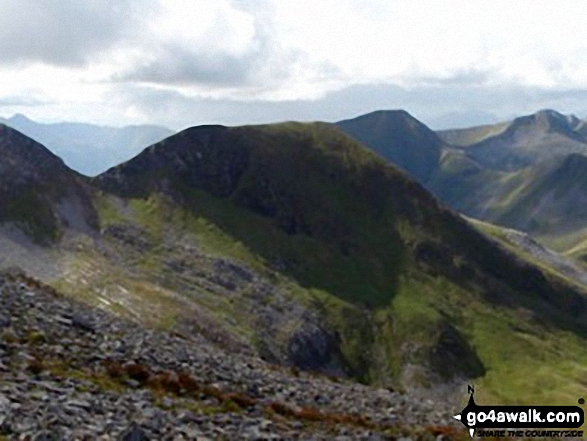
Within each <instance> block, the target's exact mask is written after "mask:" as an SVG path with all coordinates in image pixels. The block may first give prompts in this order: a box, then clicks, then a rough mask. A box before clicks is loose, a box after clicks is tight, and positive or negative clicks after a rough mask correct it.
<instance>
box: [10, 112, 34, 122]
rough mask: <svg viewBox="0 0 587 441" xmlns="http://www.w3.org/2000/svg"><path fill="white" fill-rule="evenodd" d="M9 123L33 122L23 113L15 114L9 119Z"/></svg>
mask: <svg viewBox="0 0 587 441" xmlns="http://www.w3.org/2000/svg"><path fill="white" fill-rule="evenodd" d="M8 121H9V122H12V123H30V122H32V120H31V119H30V118H27V117H26V116H25V115H23V114H22V113H15V114H14V115H12V116H11V117H10V118H8Z"/></svg>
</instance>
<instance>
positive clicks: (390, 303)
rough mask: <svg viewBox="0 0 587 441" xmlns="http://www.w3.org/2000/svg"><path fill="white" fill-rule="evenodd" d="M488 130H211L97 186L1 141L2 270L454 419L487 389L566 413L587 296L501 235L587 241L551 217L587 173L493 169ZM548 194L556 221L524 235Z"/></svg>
mask: <svg viewBox="0 0 587 441" xmlns="http://www.w3.org/2000/svg"><path fill="white" fill-rule="evenodd" d="M534 119H535V120H536V121H539V120H540V121H542V119H541V118H534ZM556 121H558V119H557V120H556ZM565 121H574V120H571V119H565ZM541 124H542V123H541ZM569 124H571V125H572V126H573V127H575V128H577V127H579V126H580V124H575V123H571V122H569ZM545 127H546V126H545ZM557 127H558V126H557ZM545 130H547V129H545ZM552 130H554V128H553V129H552ZM480 131H481V129H479V130H477V129H474V130H472V131H471V132H470V133H475V135H472V134H468V135H466V136H465V135H464V134H462V133H461V134H460V135H458V134H455V133H453V134H452V135H450V136H452V138H451V139H450V141H451V142H452V144H449V143H448V141H447V138H448V136H445V138H444V139H443V138H442V137H441V136H439V134H436V133H434V132H433V131H431V130H430V129H428V128H427V127H426V126H425V125H424V124H422V123H420V122H418V121H416V120H415V119H414V118H412V117H411V116H410V115H409V114H407V113H406V112H403V111H389V112H386V111H382V112H376V113H373V114H369V115H365V116H363V117H359V118H357V119H354V120H347V121H343V122H340V123H338V124H326V123H305V124H303V123H282V124H272V125H262V126H243V127H224V126H200V127H194V128H190V129H187V130H185V131H182V132H180V133H178V134H175V135H172V136H170V137H168V138H166V139H164V140H162V141H160V142H158V143H156V144H153V145H151V146H150V147H148V148H146V149H145V150H143V151H142V152H141V153H140V154H138V155H137V156H135V157H134V158H132V159H130V160H129V161H127V162H124V163H122V164H120V165H117V166H115V167H113V168H110V169H109V170H107V171H106V172H104V173H102V174H100V175H98V176H97V177H94V178H88V177H85V176H83V175H80V174H79V173H77V172H75V171H73V170H71V169H70V168H69V167H68V166H67V165H65V164H64V163H63V161H61V160H60V159H59V158H58V157H56V156H55V155H54V154H52V153H50V152H49V151H48V150H47V149H46V148H44V147H43V146H42V145H40V144H38V143H37V142H35V141H33V140H32V139H30V138H28V137H26V136H25V135H23V134H21V133H19V132H18V131H16V130H15V129H11V128H9V127H6V126H2V130H1V131H0V148H1V149H2V157H3V158H7V159H6V160H4V159H3V161H5V162H2V165H4V168H3V169H2V173H1V174H0V189H2V192H0V197H1V198H2V199H3V201H5V202H4V203H3V204H2V217H1V218H0V222H2V226H1V228H0V249H2V252H3V253H2V255H3V257H2V258H3V261H2V264H3V266H8V265H17V266H19V267H21V268H22V269H24V270H25V271H27V272H28V273H30V274H33V275H35V276H36V277H39V278H41V279H42V280H43V282H44V283H47V284H49V285H50V286H51V287H52V289H55V290H57V291H58V292H60V293H62V295H66V296H68V297H71V298H74V299H76V300H79V301H82V302H85V303H88V304H90V305H93V306H95V307H100V308H102V309H106V310H108V311H110V312H111V313H113V314H116V315H118V316H120V317H124V318H127V319H130V320H133V321H136V322H139V323H141V324H142V325H144V326H147V327H155V328H157V329H160V330H165V331H168V332H175V333H180V334H182V335H198V336H202V337H203V338H205V339H207V341H210V342H212V343H213V344H214V345H216V346H218V347H220V348H222V349H223V350H225V351H229V352H230V351H244V352H246V353H248V354H251V355H252V356H255V357H260V358H261V359H263V360H265V361H267V362H270V363H274V364H280V365H286V366H292V367H295V368H296V369H303V370H309V371H313V372H320V373H322V374H327V375H330V376H334V377H340V378H350V379H353V380H355V381H359V382H363V383H367V384H370V385H375V386H380V387H388V388H393V389H394V390H404V391H413V390H418V389H420V388H426V389H427V390H428V391H429V392H428V393H430V394H434V393H437V394H439V396H442V397H444V399H446V400H450V399H452V398H450V397H458V396H460V394H461V393H462V389H460V387H461V386H462V385H463V384H466V383H467V382H471V381H474V382H475V383H476V384H477V385H478V386H479V390H480V397H482V398H485V399H488V400H489V399H493V400H498V401H500V402H503V403H521V402H530V403H533V402H536V401H537V400H545V399H546V400H548V403H553V402H560V403H562V404H565V403H566V402H568V400H576V394H577V391H578V390H582V389H584V383H583V382H584V366H585V362H586V361H587V350H586V349H585V347H586V346H585V338H587V299H586V294H585V286H584V285H583V283H582V282H580V281H579V280H575V279H573V278H572V277H570V276H569V274H570V273H569V272H568V271H563V270H562V269H561V268H564V266H565V265H564V264H561V263H560V262H559V263H558V264H557V265H551V264H548V262H550V261H546V260H544V259H542V260H541V259H538V257H539V256H538V257H537V253H536V252H535V251H532V250H541V248H540V247H538V246H533V245H532V246H530V245H528V244H527V243H526V246H524V247H522V245H521V244H522V242H524V241H523V240H521V239H520V237H523V236H519V235H512V234H511V233H510V232H509V230H507V229H506V228H505V227H508V226H511V225H512V224H514V225H520V226H522V227H527V228H523V229H525V230H526V231H528V232H532V231H545V229H546V228H547V227H551V228H554V227H552V225H555V226H556V228H559V227H560V228H561V229H562V231H565V230H564V228H566V227H567V226H569V228H570V226H572V227H573V228H575V225H577V226H578V225H580V220H581V216H582V213H581V212H580V208H579V207H578V206H577V207H575V208H576V210H575V212H574V216H575V217H576V219H577V224H572V223H568V224H566V225H565V226H564V227H561V225H560V224H561V222H563V223H566V222H567V219H566V218H563V219H562V221H561V222H559V223H556V222H555V220H553V219H554V218H552V217H549V216H551V215H553V214H554V213H555V210H554V208H556V209H557V210H560V211H561V212H562V211H563V210H565V209H566V208H565V207H562V206H559V205H556V204H559V203H560V204H564V200H565V199H564V198H563V197H562V196H565V195H566V196H568V198H569V200H570V199H571V198H572V197H573V195H572V194H570V195H569V194H568V192H569V191H571V190H572V189H573V188H578V190H572V191H580V190H581V181H580V177H581V176H583V175H582V173H581V170H582V167H583V166H584V157H583V156H582V155H581V154H580V153H577V152H572V153H571V154H569V155H566V156H565V154H566V153H568V152H567V151H565V154H563V155H562V157H560V158H559V157H558V156H556V157H552V158H551V159H548V158H546V157H545V159H544V161H536V163H535V164H530V165H526V166H521V165H520V166H516V167H518V168H513V166H512V165H511V164H514V163H515V164H518V162H516V161H513V160H510V159H504V161H505V162H504V164H505V163H507V164H508V165H507V166H505V165H503V164H502V165H499V166H497V165H495V166H493V165H492V166H490V164H487V163H483V164H482V163H481V162H480V161H481V160H480V159H479V158H478V157H474V156H473V155H472V154H470V153H469V149H471V148H473V147H474V146H475V145H476V144H472V145H470V146H466V145H464V141H463V139H464V138H468V139H473V138H474V139H475V140H476V141H477V142H488V139H489V138H488V137H487V136H485V135H483V136H485V138H483V139H481V140H479V139H480V138H481V137H483V136H482V135H479V133H480ZM495 131H496V132H498V130H497V129H495ZM524 131H528V130H527V128H524ZM530 132H532V133H534V131H532V130H530ZM547 132H548V130H547ZM500 133H501V132H500ZM548 133H550V132H548ZM573 133H574V132H573ZM440 135H442V134H440ZM458 136H461V138H460V139H461V141H460V144H461V145H456V144H458V141H457V140H456V139H457V137H458ZM494 136H499V133H498V134H496V135H494ZM508 136H510V135H508ZM533 136H534V135H533ZM557 136H558V135H557ZM569 136H570V135H569ZM573 136H574V135H573ZM577 136H579V135H577ZM516 139H517V138H516ZM577 144H578V145H579V144H580V142H579V141H577ZM577 148H579V147H577ZM472 151H474V150H472ZM506 156H507V155H506ZM551 156H553V155H551ZM394 163H397V167H396V165H393V164H394ZM398 167H399V168H398ZM409 174H411V175H412V177H410V176H409ZM491 179H495V181H492V180H491ZM549 179H550V180H549ZM561 180H563V181H565V182H567V184H564V183H561V182H560V181H561ZM521 182H523V183H524V184H523V185H524V186H523V187H522V189H519V187H517V186H516V185H522V184H519V183H521ZM555 183H556V184H557V185H559V187H556V188H555ZM456 184H459V185H460V186H458V185H457V187H456V188H455V185H456ZM15 185H16V186H15ZM491 185H495V188H496V189H497V190H499V191H503V195H504V196H503V197H504V198H506V199H507V198H509V200H510V201H509V202H510V205H509V207H507V209H506V208H504V209H503V211H501V212H499V216H498V214H497V213H498V210H497V208H494V207H497V206H498V202H496V201H493V200H491V199H488V200H486V201H485V202H482V201H479V200H475V199H474V198H473V197H472V196H471V195H470V194H469V192H472V193H473V194H474V195H483V194H486V193H484V192H489V190H490V188H489V187H490V186H491ZM506 188H511V191H510V193H509V194H508V193H507V192H506V191H505V189H506ZM570 189H571V190H570ZM550 191H558V192H560V195H557V197H555V198H554V201H555V202H556V204H555V205H552V206H551V208H548V207H544V208H543V209H542V211H539V212H540V213H542V214H543V216H544V220H541V219H542V218H537V220H536V222H538V226H535V225H531V224H528V223H527V224H524V222H529V219H528V218H529V217H532V219H533V218H534V217H535V213H536V212H537V210H536V208H535V207H536V205H535V204H538V205H540V204H541V203H542V202H541V201H542V198H543V196H542V193H541V192H547V193H548V192H550ZM431 192H432V194H431ZM433 194H434V195H436V197H435V196H433ZM487 194H489V193H487ZM495 194H499V193H498V192H497V191H496V193H495ZM561 195H562V196H561ZM503 200H504V199H502V201H503ZM536 200H539V202H535V201H536ZM502 203H503V202H502ZM459 204H461V205H459ZM450 206H452V207H453V208H457V209H460V210H461V211H463V212H465V213H466V214H471V213H470V212H471V211H474V210H481V207H482V206H485V208H486V210H485V211H480V212H481V213H487V216H486V217H484V216H477V217H480V218H482V219H487V220H490V221H495V222H497V223H500V222H501V223H502V225H503V226H502V227H499V226H495V225H491V224H485V223H480V222H477V221H472V220H470V219H467V218H464V217H462V216H461V215H460V214H458V213H457V212H456V211H453V209H451V208H450ZM462 207H465V208H466V209H463V208H462ZM467 207H469V208H467ZM552 207H554V208H552ZM492 210H493V211H492ZM492 216H495V217H492ZM507 216H511V217H510V218H508V217H507ZM547 219H549V220H547ZM547 222H552V224H549V225H546V223H547ZM577 228H578V227H577ZM512 231H513V230H512ZM520 234H521V233H520ZM512 237H514V238H515V241H514V240H513V239H512ZM504 238H505V239H504ZM508 238H509V239H508ZM506 239H507V240H506ZM575 254H580V252H578V251H577V252H576V253H575ZM575 254H573V256H575ZM551 260H552V259H551ZM545 262H547V263H545ZM578 262H580V259H579V260H578ZM577 271H580V268H578V269H577ZM537 359H539V360H540V369H534V368H533V366H535V363H536V360H537Z"/></svg>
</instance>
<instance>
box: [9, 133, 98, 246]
mask: <svg viewBox="0 0 587 441" xmlns="http://www.w3.org/2000/svg"><path fill="white" fill-rule="evenodd" d="M0 158H1V160H0V223H3V224H6V223H9V224H12V225H15V226H16V227H18V228H20V229H22V230H23V231H24V232H25V233H27V234H29V235H30V236H31V237H32V238H33V239H34V240H35V241H37V242H39V243H43V244H47V243H50V242H53V241H56V240H57V239H58V238H59V237H60V236H61V235H62V233H63V231H64V229H65V228H68V229H76V230H80V231H84V232H86V233H87V232H88V231H89V230H91V229H92V228H94V227H95V226H96V222H97V218H96V216H95V213H94V211H93V208H92V204H91V200H90V196H89V193H88V191H87V186H86V183H85V182H84V179H83V178H82V177H81V176H79V175H78V174H77V173H76V172H74V171H72V170H71V169H69V168H68V167H67V166H66V165H65V164H64V163H63V161H62V160H61V159H59V158H58V157H57V156H55V155H54V154H53V153H51V152H50V151H49V150H47V149H46V148H45V147H43V146H42V145H41V144H39V143H37V142H36V141H34V140H32V139H30V138H28V137H27V136H25V135H23V134H22V133H20V132H18V131H16V130H14V129H12V128H11V127H8V126H5V125H2V124H0Z"/></svg>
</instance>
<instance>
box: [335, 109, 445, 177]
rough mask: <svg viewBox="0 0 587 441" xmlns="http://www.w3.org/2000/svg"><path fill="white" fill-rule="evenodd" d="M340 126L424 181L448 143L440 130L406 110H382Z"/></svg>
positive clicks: (343, 122) (341, 122)
mask: <svg viewBox="0 0 587 441" xmlns="http://www.w3.org/2000/svg"><path fill="white" fill-rule="evenodd" d="M336 125H337V126H338V127H340V128H341V129H342V130H343V131H344V132H346V133H348V134H349V135H351V136H352V137H353V138H355V139H356V140H358V141H360V142H362V143H363V144H365V145H367V146H369V147H370V148H371V149H373V150H374V151H375V152H376V153H377V154H379V155H380V156H381V157H383V158H385V159H387V160H388V161H389V162H391V163H392V164H394V165H396V166H398V167H399V168H401V169H402V170H405V171H406V172H408V173H409V174H410V175H412V176H413V177H415V178H416V179H418V180H419V181H420V182H422V183H426V182H427V181H428V179H430V177H431V175H432V174H433V173H434V171H435V170H436V168H437V167H438V164H439V161H440V156H441V151H442V149H443V147H444V146H445V142H443V141H442V139H440V138H439V137H438V135H437V134H436V133H434V132H433V131H432V130H430V129H429V128H428V127H427V126H425V125H424V124H422V123H421V122H420V121H418V120H417V119H416V118H414V117H413V116H411V115H410V114H409V113H408V112H406V111H404V110H380V111H377V112H373V113H368V114H366V115H362V116H359V117H357V118H353V119H348V120H344V121H339V122H338V123H336Z"/></svg>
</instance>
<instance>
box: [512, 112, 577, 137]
mask: <svg viewBox="0 0 587 441" xmlns="http://www.w3.org/2000/svg"><path fill="white" fill-rule="evenodd" d="M580 124H581V120H580V119H579V118H577V117H576V116H575V115H564V114H562V113H560V112H557V111H556V110H552V109H542V110H539V111H537V112H536V113H533V114H531V115H525V116H520V117H518V118H516V119H514V120H513V121H512V122H511V124H510V125H509V127H508V130H509V131H514V130H520V129H522V130H539V131H543V132H547V133H550V132H559V133H562V134H563V135H565V136H568V137H570V138H578V137H580V135H579V134H578V133H576V132H575V129H576V128H577V127H578V126H579V125H580Z"/></svg>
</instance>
